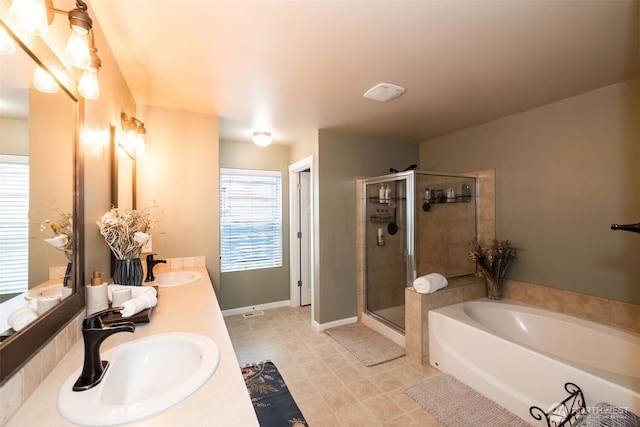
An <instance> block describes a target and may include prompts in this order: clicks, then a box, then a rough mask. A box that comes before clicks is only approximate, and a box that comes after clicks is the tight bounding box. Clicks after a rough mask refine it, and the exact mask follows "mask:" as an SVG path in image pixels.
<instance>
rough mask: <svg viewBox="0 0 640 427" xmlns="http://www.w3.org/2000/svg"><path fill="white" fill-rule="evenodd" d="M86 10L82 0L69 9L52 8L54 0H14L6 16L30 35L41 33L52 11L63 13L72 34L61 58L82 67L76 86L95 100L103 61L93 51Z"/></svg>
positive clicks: (39, 34) (91, 22)
mask: <svg viewBox="0 0 640 427" xmlns="http://www.w3.org/2000/svg"><path fill="white" fill-rule="evenodd" d="M87 9H88V7H87V4H86V3H85V2H84V1H83V0H76V7H75V9H72V10H70V11H69V12H67V11H64V10H59V9H55V8H54V7H53V0H13V2H12V4H11V7H10V8H9V16H10V17H11V20H12V22H13V23H14V24H15V26H16V27H17V28H18V29H20V30H22V31H24V32H26V33H28V34H30V35H33V36H42V35H43V34H45V33H46V32H47V29H48V28H49V25H50V24H51V23H52V22H53V17H54V12H57V13H64V14H66V15H67V16H68V18H69V27H70V28H71V35H70V36H69V40H68V41H67V44H66V47H65V49H64V57H65V59H66V60H67V62H68V63H69V64H71V65H73V66H74V67H76V68H79V69H81V70H85V72H84V73H83V75H82V77H81V79H80V83H79V85H78V91H79V92H80V94H81V95H82V96H83V97H85V98H87V99H97V98H98V96H99V95H100V89H99V87H98V78H97V72H98V70H99V69H100V66H101V65H102V64H101V61H100V58H99V57H98V55H97V53H96V52H97V51H98V50H97V49H96V48H95V41H94V36H93V30H92V28H93V21H92V20H91V17H90V16H89V13H88V12H87Z"/></svg>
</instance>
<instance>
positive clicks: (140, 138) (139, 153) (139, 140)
mask: <svg viewBox="0 0 640 427" xmlns="http://www.w3.org/2000/svg"><path fill="white" fill-rule="evenodd" d="M120 126H121V127H122V131H123V132H124V134H125V135H124V142H123V144H121V145H123V148H124V149H125V150H127V152H129V154H131V155H132V156H133V157H135V158H138V159H139V158H142V157H144V153H145V146H146V143H147V140H146V134H147V129H146V128H145V127H144V123H142V121H140V120H139V119H136V118H135V117H133V116H132V117H131V118H127V115H126V114H125V113H122V114H121V115H120Z"/></svg>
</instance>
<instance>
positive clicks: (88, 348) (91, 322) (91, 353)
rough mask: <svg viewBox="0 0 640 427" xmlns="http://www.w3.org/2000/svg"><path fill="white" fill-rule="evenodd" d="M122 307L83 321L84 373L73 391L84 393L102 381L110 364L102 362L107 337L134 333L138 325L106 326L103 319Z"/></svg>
mask: <svg viewBox="0 0 640 427" xmlns="http://www.w3.org/2000/svg"><path fill="white" fill-rule="evenodd" d="M120 309H122V307H114V308H109V309H106V310H102V311H99V312H97V313H93V314H92V315H90V316H87V317H85V318H84V320H83V321H82V337H83V338H84V364H83V365H82V373H81V374H80V376H79V377H78V379H77V380H76V382H75V384H73V391H84V390H89V389H90V388H93V387H95V386H96V385H98V384H99V383H100V381H102V378H103V377H104V374H105V372H106V371H107V368H108V367H109V362H108V361H106V360H100V344H102V341H104V340H105V339H107V337H109V336H111V335H113V334H116V333H118V332H133V331H135V330H136V324H135V323H133V322H126V321H119V322H113V323H110V324H109V325H105V324H104V323H103V322H102V318H103V317H104V316H106V315H107V314H109V313H117V312H119V310H120Z"/></svg>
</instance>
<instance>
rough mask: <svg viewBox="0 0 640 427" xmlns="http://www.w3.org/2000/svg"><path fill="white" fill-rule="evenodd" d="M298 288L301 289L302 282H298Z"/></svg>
mask: <svg viewBox="0 0 640 427" xmlns="http://www.w3.org/2000/svg"><path fill="white" fill-rule="evenodd" d="M298 287H299V288H301V287H302V280H298Z"/></svg>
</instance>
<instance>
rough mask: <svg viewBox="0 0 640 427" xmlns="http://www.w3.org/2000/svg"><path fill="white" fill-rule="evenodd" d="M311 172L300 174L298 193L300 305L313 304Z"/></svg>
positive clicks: (306, 171)
mask: <svg viewBox="0 0 640 427" xmlns="http://www.w3.org/2000/svg"><path fill="white" fill-rule="evenodd" d="M310 177H311V173H310V171H309V170H305V171H301V172H298V191H299V192H300V193H299V194H300V197H299V199H298V200H299V201H300V205H299V210H298V212H299V215H300V221H299V224H300V230H298V231H299V233H298V241H299V244H300V276H299V279H298V286H299V287H300V305H309V304H311V268H310V265H311V262H310V257H311V203H310V200H311V198H310V193H311V188H310V183H311V180H310Z"/></svg>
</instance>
